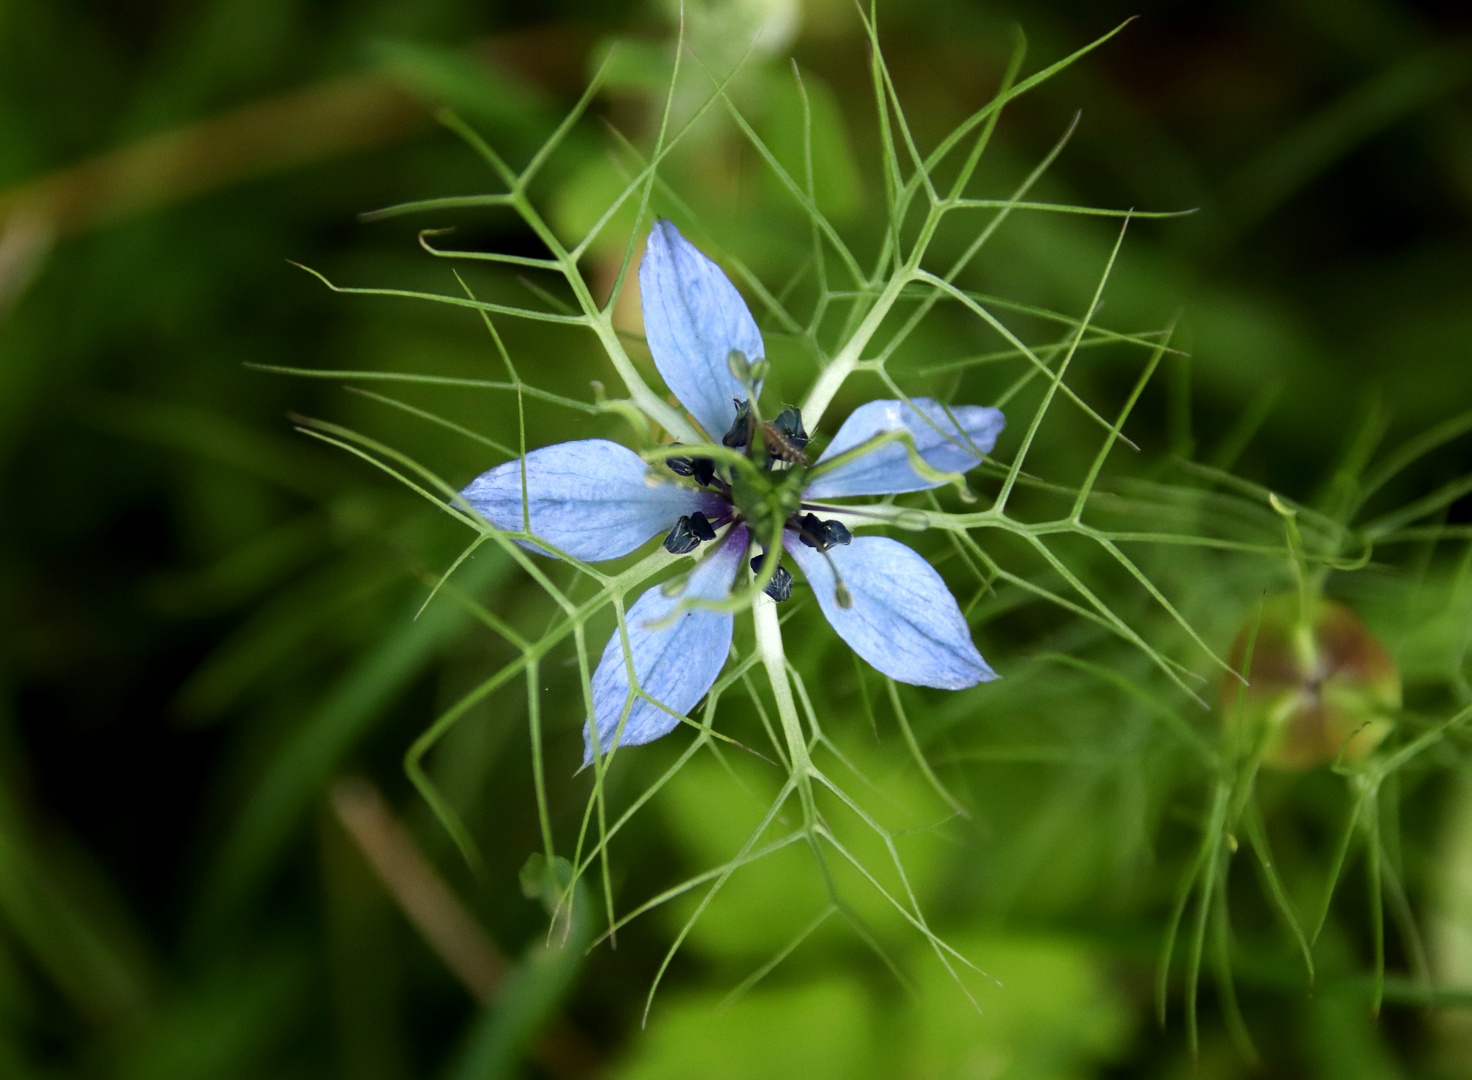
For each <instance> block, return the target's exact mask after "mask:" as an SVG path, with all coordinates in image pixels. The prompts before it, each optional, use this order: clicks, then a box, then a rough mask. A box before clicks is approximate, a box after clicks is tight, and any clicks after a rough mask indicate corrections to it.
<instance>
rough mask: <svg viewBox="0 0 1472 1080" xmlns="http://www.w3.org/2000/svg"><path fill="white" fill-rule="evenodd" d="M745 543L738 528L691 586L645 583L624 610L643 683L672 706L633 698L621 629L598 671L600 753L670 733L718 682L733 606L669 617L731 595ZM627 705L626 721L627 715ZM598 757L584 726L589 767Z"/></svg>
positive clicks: (595, 694)
mask: <svg viewBox="0 0 1472 1080" xmlns="http://www.w3.org/2000/svg"><path fill="white" fill-rule="evenodd" d="M746 541H747V533H746V529H745V528H744V527H737V528H735V529H733V530H732V531H731V533H730V535H729V536H727V537H726V538H725V539H724V540H722V541H720V542H719V544H720V546H719V547H717V548H716V549H715V550H714V551H711V552H710V553H709V554H708V555H707V556H706V557H705V559H704V560H703V561H702V562H701V563H700V565H699V566H697V567H696V568H695V569H694V571H692V572H691V574H690V579H689V581H688V582H687V583H686V585H685V590H684V592H682V593H681V594H680V595H678V596H666V595H665V594H664V590H663V587H662V586H659V585H655V586H654V587H653V588H650V589H646V590H645V591H644V594H643V595H642V596H640V597H639V599H638V600H636V601H634V604H633V606H632V607H630V608H629V610H628V611H627V612H626V613H625V616H624V625H625V626H626V627H627V628H628V637H629V656H631V657H632V658H633V666H634V671H635V673H636V674H637V676H638V679H639V686H640V688H641V689H642V690H643V691H644V692H645V693H646V694H648V695H649V696H650V697H652V698H654V699H655V700H656V701H659V702H662V703H663V704H664V705H666V706H667V707H668V709H662V708H660V707H659V706H657V705H654V704H653V703H652V702H649V701H646V700H645V699H644V698H635V699H634V701H633V704H632V705H630V704H629V675H628V666H627V664H626V663H625V657H624V646H623V640H622V638H621V637H620V635H619V633H618V631H617V630H615V631H614V634H613V636H612V637H611V638H609V641H608V645H607V646H606V647H605V648H604V650H603V656H602V658H601V659H600V660H599V661H598V670H597V671H595V672H594V673H593V715H594V718H595V720H596V722H597V725H598V749H599V750H600V751H601V752H603V753H605V754H606V753H607V752H608V751H609V750H610V749H611V748H612V747H613V745H614V743H615V742H617V744H618V745H619V746H620V747H625V746H640V745H642V744H644V743H649V742H653V741H654V740H655V739H658V738H660V737H661V736H663V735H668V734H669V733H670V732H671V731H673V730H675V728H677V727H678V726H679V725H680V718H681V717H683V716H685V715H686V714H687V713H689V712H690V710H691V709H693V708H695V706H696V705H697V704H698V703H699V702H700V699H701V698H703V697H705V695H706V692H707V691H709V690H710V688H711V686H712V685H713V684H714V683H715V681H716V676H718V675H719V674H720V673H721V668H723V667H725V665H726V656H727V654H729V653H730V651H731V629H732V622H733V616H732V614H731V612H729V611H711V610H709V609H705V608H687V609H686V610H684V611H682V612H679V613H678V614H676V615H675V617H674V619H673V620H670V621H665V620H666V619H668V617H669V616H670V614H671V613H672V612H675V610H676V608H678V607H679V605H680V602H681V601H682V600H683V599H685V598H693V597H699V598H702V599H708V600H714V599H724V598H725V597H727V596H729V595H730V593H731V586H732V584H733V583H734V582H735V580H736V573H737V571H738V570H739V569H740V567H741V558H742V555H743V554H744V553H745V551H746ZM625 708H627V709H628V718H627V719H623V715H624V710H625ZM620 720H622V721H623V728H622V730H620V728H619V723H620ZM592 761H593V735H592V727H591V725H588V724H584V725H583V765H584V766H587V765H589V764H590V763H591V762H592Z"/></svg>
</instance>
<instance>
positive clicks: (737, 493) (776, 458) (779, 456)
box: [664, 400, 853, 602]
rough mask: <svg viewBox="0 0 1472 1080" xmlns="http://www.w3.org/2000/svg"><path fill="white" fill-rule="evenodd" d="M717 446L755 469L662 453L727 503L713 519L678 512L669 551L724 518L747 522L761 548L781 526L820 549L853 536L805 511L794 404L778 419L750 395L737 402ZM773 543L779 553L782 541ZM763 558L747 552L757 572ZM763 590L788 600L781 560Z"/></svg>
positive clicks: (802, 442)
mask: <svg viewBox="0 0 1472 1080" xmlns="http://www.w3.org/2000/svg"><path fill="white" fill-rule="evenodd" d="M721 445H722V446H724V447H726V448H728V449H731V450H737V451H743V452H744V453H745V455H746V457H747V459H748V460H749V461H750V462H751V463H752V465H753V466H754V468H739V467H735V466H733V465H730V464H726V463H724V462H722V461H720V460H719V459H715V458H708V457H695V456H692V457H672V458H667V459H665V464H666V465H668V466H669V468H670V471H672V472H674V473H675V474H676V475H678V476H688V477H690V478H691V479H693V480H694V481H695V482H696V483H697V484H699V485H700V486H701V487H705V488H710V489H711V490H712V493H713V494H714V495H715V496H717V497H718V498H720V499H722V500H724V501H725V502H726V503H727V504H728V505H729V507H730V509H729V511H726V510H723V511H722V512H721V513H719V514H716V515H714V518H709V517H707V516H706V515H705V514H704V513H701V512H699V511H697V512H696V513H693V514H688V515H685V516H682V517H681V518H680V520H679V521H677V522H675V526H674V528H672V529H671V530H670V532H669V535H668V536H666V537H665V539H664V546H665V550H666V551H668V552H670V553H671V554H674V555H684V554H687V553H689V552H691V551H694V550H695V548H696V547H698V546H699V545H700V542H701V541H702V540H714V539H715V535H716V534H715V526H716V525H724V524H725V523H727V522H728V521H729V522H734V523H737V524H740V523H745V524H746V526H747V527H748V528H749V529H750V530H751V533H752V536H753V537H754V538H755V539H756V541H757V542H758V543H759V544H761V545H762V546H763V547H764V548H765V547H766V546H767V545H768V544H769V543H770V542H771V539H772V537H773V536H774V535H777V534H778V533H779V531H781V530H789V529H790V530H791V531H792V532H793V533H795V534H796V535H797V538H798V539H799V540H801V541H802V543H803V544H805V545H806V546H808V547H810V548H816V549H817V550H818V551H821V552H824V553H825V554H826V552H827V551H828V549H829V548H832V547H836V546H838V545H841V544H847V543H848V542H849V541H850V540H852V539H853V535H852V534H851V533H850V532H849V531H848V529H847V528H846V527H845V526H844V524H843V523H842V522H840V521H833V520H830V521H821V520H819V518H818V516H817V515H816V514H813V513H808V514H804V513H803V512H802V510H803V503H802V495H803V490H804V489H805V488H806V487H807V464H808V459H807V456H806V455H805V454H804V450H805V449H806V447H807V445H808V433H807V432H806V431H805V430H803V426H802V413H801V412H800V411H799V410H798V409H796V408H795V407H793V406H790V405H789V406H788V407H787V408H785V409H783V410H782V411H781V412H780V413H779V414H778V415H777V418H776V419H775V420H772V421H770V422H763V421H762V420H761V418H760V416H759V415H758V413H757V411H756V410H755V409H753V408H752V405H751V401H750V400H745V401H736V419H735V420H734V421H732V423H731V429H730V430H729V431H727V432H726V434H725V435H724V436H722V438H721ZM777 546H778V549H779V554H778V556H777V558H778V559H779V560H780V558H781V555H780V547H781V545H780V544H778V545H777ZM765 558H766V555H765V554H762V555H758V556H756V558H754V559H752V560H751V568H752V570H754V571H756V572H757V573H760V572H761V567H762V564H763V561H764V560H765ZM765 591H766V593H767V595H768V596H770V597H771V598H772V599H773V600H777V601H779V602H780V601H782V600H786V599H787V598H788V597H789V596H790V595H791V594H792V575H791V574H790V573H788V571H787V570H786V568H785V567H782V566H780V565H779V566H777V567H776V568H775V570H774V571H773V574H772V580H771V581H770V582H768V583H767V586H766V590H765Z"/></svg>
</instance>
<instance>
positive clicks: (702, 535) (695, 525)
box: [683, 510, 716, 540]
mask: <svg viewBox="0 0 1472 1080" xmlns="http://www.w3.org/2000/svg"><path fill="white" fill-rule="evenodd" d="M683 520H685V521H687V522H688V523H689V527H690V531H691V532H693V533H694V534H695V535H696V536H697V537H698V538H699V539H701V540H714V539H715V538H716V530H715V529H714V528H713V527H712V526H711V523H710V519H709V518H708V517H706V516H705V515H704V514H702V513H701V512H700V511H699V510H697V511H695V513H693V514H691V515H690V516H689V517H688V518H685V519H683Z"/></svg>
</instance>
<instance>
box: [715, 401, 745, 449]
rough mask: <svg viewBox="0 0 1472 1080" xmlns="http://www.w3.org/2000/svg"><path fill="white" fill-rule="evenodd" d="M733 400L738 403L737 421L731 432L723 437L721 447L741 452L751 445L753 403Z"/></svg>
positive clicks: (732, 423) (734, 421)
mask: <svg viewBox="0 0 1472 1080" xmlns="http://www.w3.org/2000/svg"><path fill="white" fill-rule="evenodd" d="M731 400H732V401H735V402H736V419H735V420H733V421H732V422H731V430H730V431H728V432H726V434H724V435H722V436H721V445H722V446H729V447H731V449H733V450H739V449H740V448H741V447H743V446H750V445H751V402H750V401H737V400H736V399H735V398H732V399H731Z"/></svg>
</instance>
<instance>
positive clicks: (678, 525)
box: [664, 514, 715, 555]
mask: <svg viewBox="0 0 1472 1080" xmlns="http://www.w3.org/2000/svg"><path fill="white" fill-rule="evenodd" d="M701 520H702V521H705V515H704V514H702V515H701ZM705 527H706V529H707V530H709V529H710V522H708V521H707V522H706V523H705ZM711 535H712V536H714V535H715V534H714V533H712V534H711ZM699 546H700V536H699V535H697V533H696V531H695V530H694V529H692V528H691V523H690V519H689V518H688V517H684V516H682V517H681V518H680V520H679V521H677V522H675V527H674V528H673V529H671V530H670V531H669V535H668V536H666V537H665V538H664V549H665V550H666V551H668V552H669V553H670V554H671V555H688V554H690V552H692V551H694V550H695V549H696V548H697V547H699Z"/></svg>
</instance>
